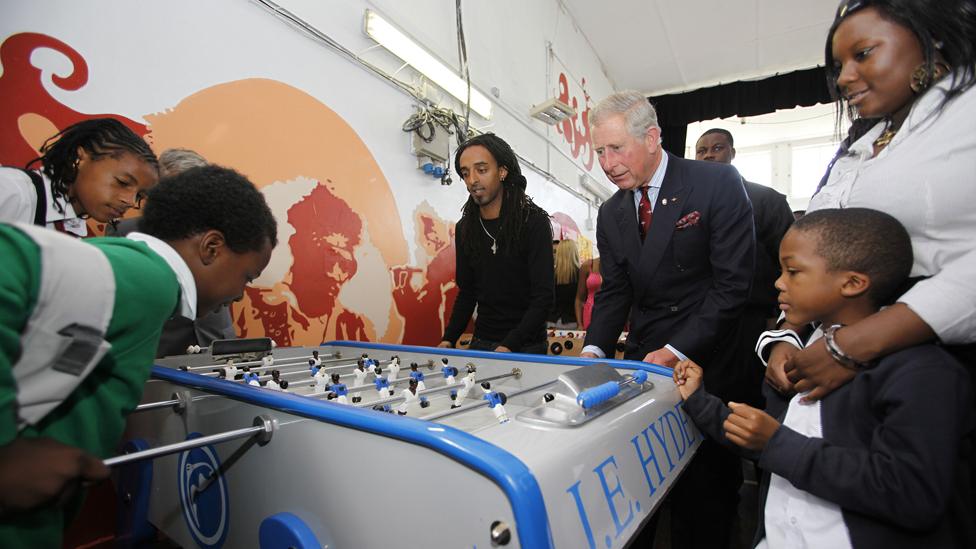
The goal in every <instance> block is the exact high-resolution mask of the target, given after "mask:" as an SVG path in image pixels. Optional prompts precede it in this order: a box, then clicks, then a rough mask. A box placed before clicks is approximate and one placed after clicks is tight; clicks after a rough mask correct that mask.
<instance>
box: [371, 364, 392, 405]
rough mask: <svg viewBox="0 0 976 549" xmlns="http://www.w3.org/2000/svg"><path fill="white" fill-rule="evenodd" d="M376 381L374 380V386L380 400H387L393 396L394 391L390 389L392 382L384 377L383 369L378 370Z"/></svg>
mask: <svg viewBox="0 0 976 549" xmlns="http://www.w3.org/2000/svg"><path fill="white" fill-rule="evenodd" d="M375 374H376V379H374V380H373V384H374V385H375V386H376V396H377V397H378V398H386V397H391V396H393V389H391V388H390V380H388V379H386V378H385V377H383V369H382V368H377V369H376V372H375Z"/></svg>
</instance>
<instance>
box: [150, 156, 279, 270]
mask: <svg viewBox="0 0 976 549" xmlns="http://www.w3.org/2000/svg"><path fill="white" fill-rule="evenodd" d="M139 227H140V230H142V231H144V232H145V233H147V234H151V235H153V236H155V237H156V238H159V239H161V240H165V241H168V242H172V241H176V240H183V239H185V238H190V237H192V236H194V235H197V234H201V233H204V232H206V231H209V230H211V229H215V230H218V231H220V232H221V233H223V235H224V240H225V241H226V242H227V247H228V248H230V249H231V250H233V251H234V252H236V253H246V252H254V251H260V250H261V249H262V248H263V247H264V244H265V242H270V243H271V247H272V248H273V247H274V246H276V245H277V244H278V224H277V222H276V221H275V218H274V215H272V213H271V208H269V207H268V203H267V202H265V200H264V195H263V194H261V191H259V190H258V189H257V187H255V186H254V184H253V183H251V182H250V181H249V180H248V179H247V178H246V177H244V176H243V175H241V174H239V173H237V172H236V171H234V170H232V169H230V168H224V167H221V166H215V165H212V164H210V165H207V166H201V167H198V168H190V169H188V170H186V171H183V172H180V173H178V174H176V175H172V176H170V177H167V178H165V179H163V180H162V181H160V182H159V184H158V185H156V186H155V187H153V188H152V189H150V191H149V197H148V200H147V204H146V208H145V212H143V214H142V222H141V223H140V225H139Z"/></svg>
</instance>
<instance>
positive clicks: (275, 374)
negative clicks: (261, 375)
mask: <svg viewBox="0 0 976 549" xmlns="http://www.w3.org/2000/svg"><path fill="white" fill-rule="evenodd" d="M264 386H265V387H267V388H268V389H274V390H276V391H280V390H281V372H279V371H278V370H273V371H272V372H271V379H269V380H268V381H267V382H266V383H265V384H264Z"/></svg>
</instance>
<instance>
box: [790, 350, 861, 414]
mask: <svg viewBox="0 0 976 549" xmlns="http://www.w3.org/2000/svg"><path fill="white" fill-rule="evenodd" d="M855 374H856V372H855V371H854V370H851V369H849V368H846V367H844V366H842V365H841V364H840V363H838V362H837V361H836V360H834V358H833V357H832V356H830V353H828V352H827V347H826V345H825V344H824V343H822V342H819V341H818V342H817V343H815V344H813V345H810V346H809V347H807V348H805V349H803V350H801V351H799V352H797V353H795V354H794V355H793V356H791V357H790V359H789V361H787V365H786V375H787V377H788V378H789V380H790V382H792V383H793V384H794V385H793V388H794V389H796V392H798V393H808V394H805V395H803V399H802V401H803V402H804V403H807V402H814V401H817V400H820V399H822V398H823V397H825V396H827V395H829V394H830V393H832V392H834V390H835V389H837V388H838V387H840V386H842V385H844V384H845V383H847V382H848V381H850V380H852V379H854V375H855Z"/></svg>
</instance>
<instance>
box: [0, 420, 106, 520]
mask: <svg viewBox="0 0 976 549" xmlns="http://www.w3.org/2000/svg"><path fill="white" fill-rule="evenodd" d="M108 476H109V468H108V467H106V466H105V464H104V463H102V460H100V459H98V458H97V457H95V456H93V455H91V454H89V453H87V452H85V451H84V450H82V449H80V448H75V447H74V446H68V445H66V444H62V443H60V442H58V441H56V440H54V439H50V438H18V439H15V440H13V441H12V442H10V443H8V444H6V445H4V446H0V515H7V514H10V513H14V512H19V511H30V510H33V509H35V508H38V507H41V506H44V505H48V504H55V505H61V504H63V503H65V502H66V501H67V500H68V499H69V498H70V497H71V495H72V494H73V493H74V492H75V491H76V490H77V489H78V488H79V487H80V486H81V485H82V483H87V482H93V481H98V480H102V479H105V478H108Z"/></svg>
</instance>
